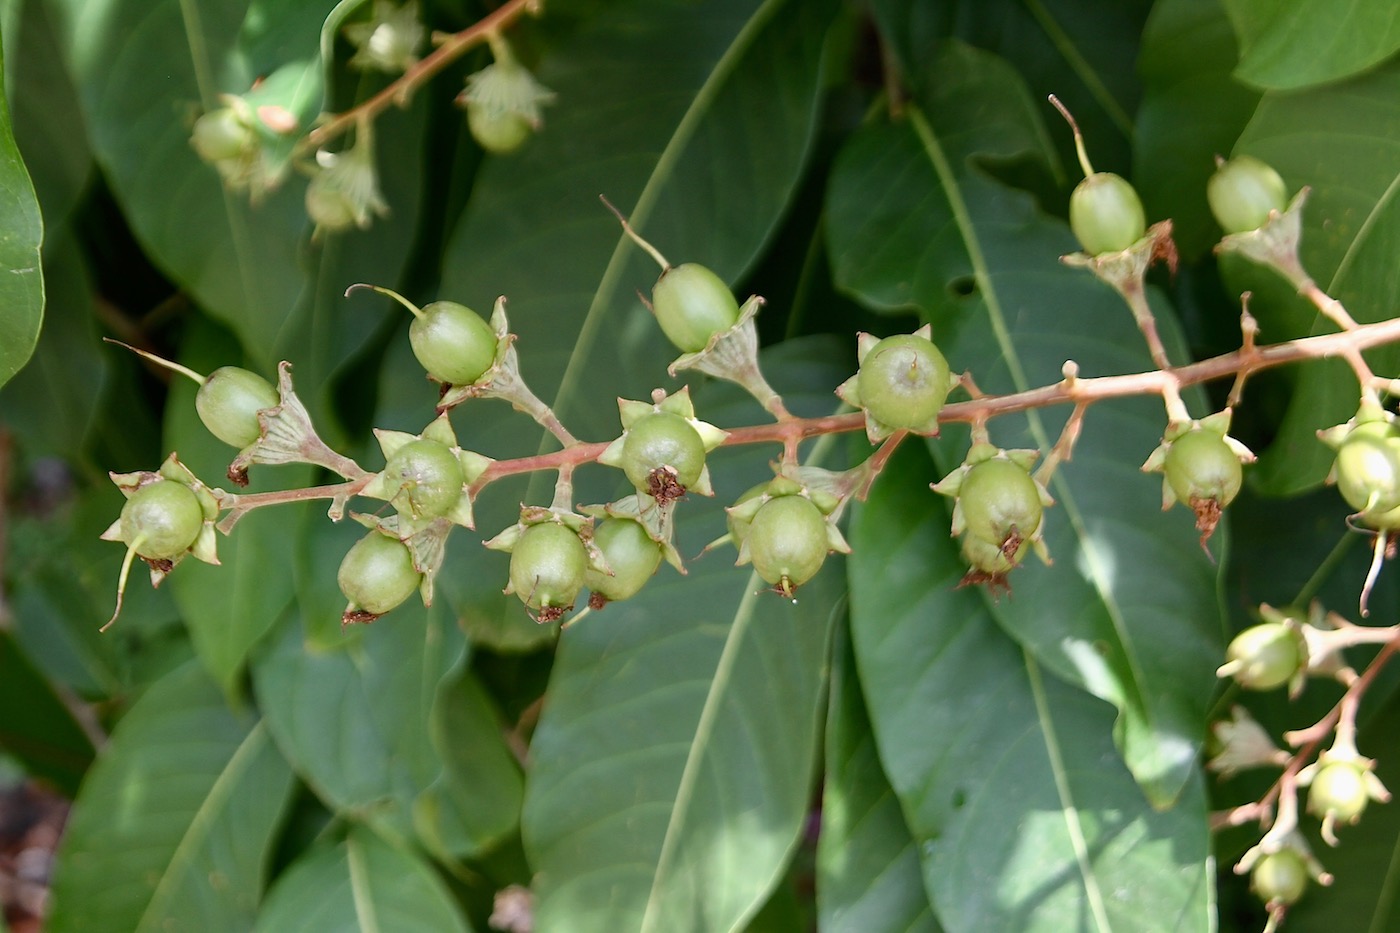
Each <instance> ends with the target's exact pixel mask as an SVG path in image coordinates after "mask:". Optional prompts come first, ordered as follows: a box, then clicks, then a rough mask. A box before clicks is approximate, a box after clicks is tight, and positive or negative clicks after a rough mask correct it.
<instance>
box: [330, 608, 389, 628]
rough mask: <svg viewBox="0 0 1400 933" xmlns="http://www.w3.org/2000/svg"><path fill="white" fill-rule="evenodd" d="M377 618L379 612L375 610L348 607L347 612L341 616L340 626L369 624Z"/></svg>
mask: <svg viewBox="0 0 1400 933" xmlns="http://www.w3.org/2000/svg"><path fill="white" fill-rule="evenodd" d="M377 618H379V614H378V613H375V612H369V611H367V610H364V609H346V610H345V613H344V614H343V615H342V616H341V617H340V627H341V628H345V627H346V626H347V625H368V624H369V623H371V622H373V621H374V620H375V619H377Z"/></svg>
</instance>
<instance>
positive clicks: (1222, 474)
mask: <svg viewBox="0 0 1400 933" xmlns="http://www.w3.org/2000/svg"><path fill="white" fill-rule="evenodd" d="M1163 471H1164V472H1165V473H1166V477H1167V482H1168V483H1170V484H1171V487H1172V492H1174V493H1176V497H1177V498H1178V499H1180V500H1181V501H1182V502H1185V503H1186V504H1188V505H1189V504H1190V503H1191V502H1192V501H1194V500H1196V499H1214V500H1215V501H1217V502H1219V503H1220V504H1221V505H1229V504H1230V503H1231V502H1233V501H1234V499H1235V496H1236V495H1238V494H1239V491H1240V484H1241V483H1242V482H1243V480H1244V469H1243V468H1242V467H1241V466H1240V458H1239V457H1238V456H1237V455H1236V454H1235V452H1234V451H1233V450H1231V449H1230V445H1229V444H1227V443H1225V439H1224V438H1223V437H1221V436H1220V435H1219V434H1216V433H1215V432H1214V431H1208V430H1204V429H1197V430H1194V431H1190V432H1188V433H1186V434H1183V435H1181V437H1178V438H1177V439H1176V440H1174V441H1172V445H1171V447H1169V448H1168V449H1167V459H1166V462H1165V463H1164V464H1163Z"/></svg>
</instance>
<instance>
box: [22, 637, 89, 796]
mask: <svg viewBox="0 0 1400 933" xmlns="http://www.w3.org/2000/svg"><path fill="white" fill-rule="evenodd" d="M72 702H74V700H73V698H72V697H71V696H69V697H64V696H62V695H60V694H59V692H58V691H57V690H56V689H55V688H54V685H53V684H51V683H49V681H48V680H47V679H45V678H44V676H43V674H41V673H40V672H39V671H38V670H37V669H36V668H35V667H34V665H33V664H32V663H30V661H29V659H28V658H26V657H25V656H24V653H23V652H21V651H20V650H19V646H18V645H16V644H15V640H14V638H13V636H11V635H10V633H9V632H5V631H0V708H3V709H6V710H9V711H10V712H9V713H7V714H6V715H5V717H4V719H3V720H0V749H4V750H5V751H6V752H7V753H8V754H10V755H12V756H14V757H15V758H17V759H18V760H19V761H21V762H22V763H23V764H24V767H25V769H26V770H27V771H28V772H29V773H30V774H34V775H37V776H39V777H42V778H44V779H45V780H48V781H50V782H52V783H53V785H54V786H55V787H57V788H58V789H59V790H61V791H62V792H63V793H65V794H68V795H69V796H72V795H74V794H76V793H77V790H78V782H79V781H80V780H81V779H82V776H83V772H84V771H86V770H87V767H88V765H89V764H90V763H91V762H92V756H93V752H94V749H93V747H92V739H91V738H89V737H88V734H87V733H86V732H85V731H84V730H83V727H82V726H81V725H80V724H79V722H78V720H77V718H76V717H75V716H74V715H73V710H72V708H70V706H69V704H70V703H72Z"/></svg>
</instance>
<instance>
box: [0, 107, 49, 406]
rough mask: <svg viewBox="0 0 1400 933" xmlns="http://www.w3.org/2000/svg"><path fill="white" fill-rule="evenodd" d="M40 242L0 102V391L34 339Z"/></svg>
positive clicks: (40, 304) (33, 203) (39, 225)
mask: <svg viewBox="0 0 1400 933" xmlns="http://www.w3.org/2000/svg"><path fill="white" fill-rule="evenodd" d="M43 239H44V224H43V220H42V219H41V218H40V216H39V200H38V198H36V197H35V195H34V185H33V184H32V183H31V182H30V180H29V173H28V172H27V171H26V170H25V167H24V160H23V159H21V158H20V154H19V148H18V147H17V146H16V145H15V137H14V132H13V131H12V130H11V128H10V108H9V106H8V105H6V104H5V103H4V100H3V98H0V386H3V385H4V384H5V383H6V382H9V381H10V377H11V376H13V375H14V374H15V373H17V372H19V369H20V367H21V366H23V365H24V364H25V362H26V361H27V360H28V359H29V355H30V354H31V353H33V352H34V344H35V342H36V341H37V340H38V339H39V324H40V322H41V321H42V320H43V316H44V277H43V274H42V273H41V271H40V264H39V247H40V246H41V244H42V243H43Z"/></svg>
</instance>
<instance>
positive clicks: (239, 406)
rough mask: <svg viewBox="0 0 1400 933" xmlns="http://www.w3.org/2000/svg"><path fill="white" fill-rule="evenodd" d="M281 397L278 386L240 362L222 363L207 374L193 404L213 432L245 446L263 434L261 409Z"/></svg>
mask: <svg viewBox="0 0 1400 933" xmlns="http://www.w3.org/2000/svg"><path fill="white" fill-rule="evenodd" d="M278 401H279V399H278V396H277V390H276V389H275V388H273V386H272V383H270V382H268V381H267V380H266V379H264V378H263V377H262V376H259V375H258V374H257V373H254V372H249V371H248V370H246V369H240V368H239V367H237V366H221V367H219V368H218V369H216V370H214V371H213V372H212V373H210V374H209V375H208V376H206V377H204V381H203V382H202V383H201V384H200V386H199V392H198V393H196V394H195V397H194V407H195V411H196V412H198V413H199V420H200V421H202V422H204V426H205V427H206V428H208V429H209V433H210V434H213V435H214V436H215V437H217V438H218V439H219V440H221V441H223V442H224V443H225V444H228V445H229V446H230V447H237V448H240V449H242V448H244V447H247V446H248V445H249V444H251V443H253V441H255V440H257V439H258V437H259V435H261V434H262V425H261V423H260V422H259V421H258V412H260V411H262V410H263V409H265V408H272V407H274V406H276V405H277V403H278Z"/></svg>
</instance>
